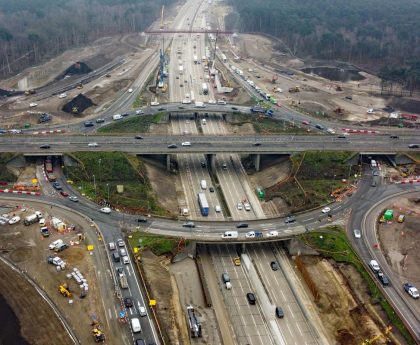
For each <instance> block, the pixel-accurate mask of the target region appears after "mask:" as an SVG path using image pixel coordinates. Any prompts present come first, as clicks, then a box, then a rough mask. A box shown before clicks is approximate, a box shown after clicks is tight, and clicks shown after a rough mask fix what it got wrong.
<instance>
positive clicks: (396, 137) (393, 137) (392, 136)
mask: <svg viewBox="0 0 420 345" xmlns="http://www.w3.org/2000/svg"><path fill="white" fill-rule="evenodd" d="M389 137H390V138H391V139H399V138H400V137H399V136H398V135H390V136H389Z"/></svg>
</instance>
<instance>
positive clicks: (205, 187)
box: [200, 180, 207, 189]
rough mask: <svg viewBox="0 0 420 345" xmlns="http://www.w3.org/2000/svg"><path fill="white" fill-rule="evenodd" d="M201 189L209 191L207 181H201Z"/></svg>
mask: <svg viewBox="0 0 420 345" xmlns="http://www.w3.org/2000/svg"><path fill="white" fill-rule="evenodd" d="M200 187H201V189H207V181H206V180H201V181H200Z"/></svg>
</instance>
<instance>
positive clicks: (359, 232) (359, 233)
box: [353, 229, 362, 238]
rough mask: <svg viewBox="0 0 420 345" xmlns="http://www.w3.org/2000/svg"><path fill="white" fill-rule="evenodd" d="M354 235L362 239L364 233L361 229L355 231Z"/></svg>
mask: <svg viewBox="0 0 420 345" xmlns="http://www.w3.org/2000/svg"><path fill="white" fill-rule="evenodd" d="M353 234H354V237H355V238H362V232H361V231H360V230H359V229H354V230H353Z"/></svg>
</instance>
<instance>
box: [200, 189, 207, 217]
mask: <svg viewBox="0 0 420 345" xmlns="http://www.w3.org/2000/svg"><path fill="white" fill-rule="evenodd" d="M197 196H198V205H199V206H200V211H201V214H202V215H203V216H208V215H209V204H208V202H207V199H206V196H205V195H204V193H198V194H197Z"/></svg>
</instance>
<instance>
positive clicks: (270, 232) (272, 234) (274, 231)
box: [267, 230, 279, 237]
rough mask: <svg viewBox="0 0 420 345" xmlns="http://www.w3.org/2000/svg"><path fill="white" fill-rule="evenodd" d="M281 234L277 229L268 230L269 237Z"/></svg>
mask: <svg viewBox="0 0 420 345" xmlns="http://www.w3.org/2000/svg"><path fill="white" fill-rule="evenodd" d="M278 235H279V232H278V231H276V230H271V231H269V232H267V237H276V236H278Z"/></svg>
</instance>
